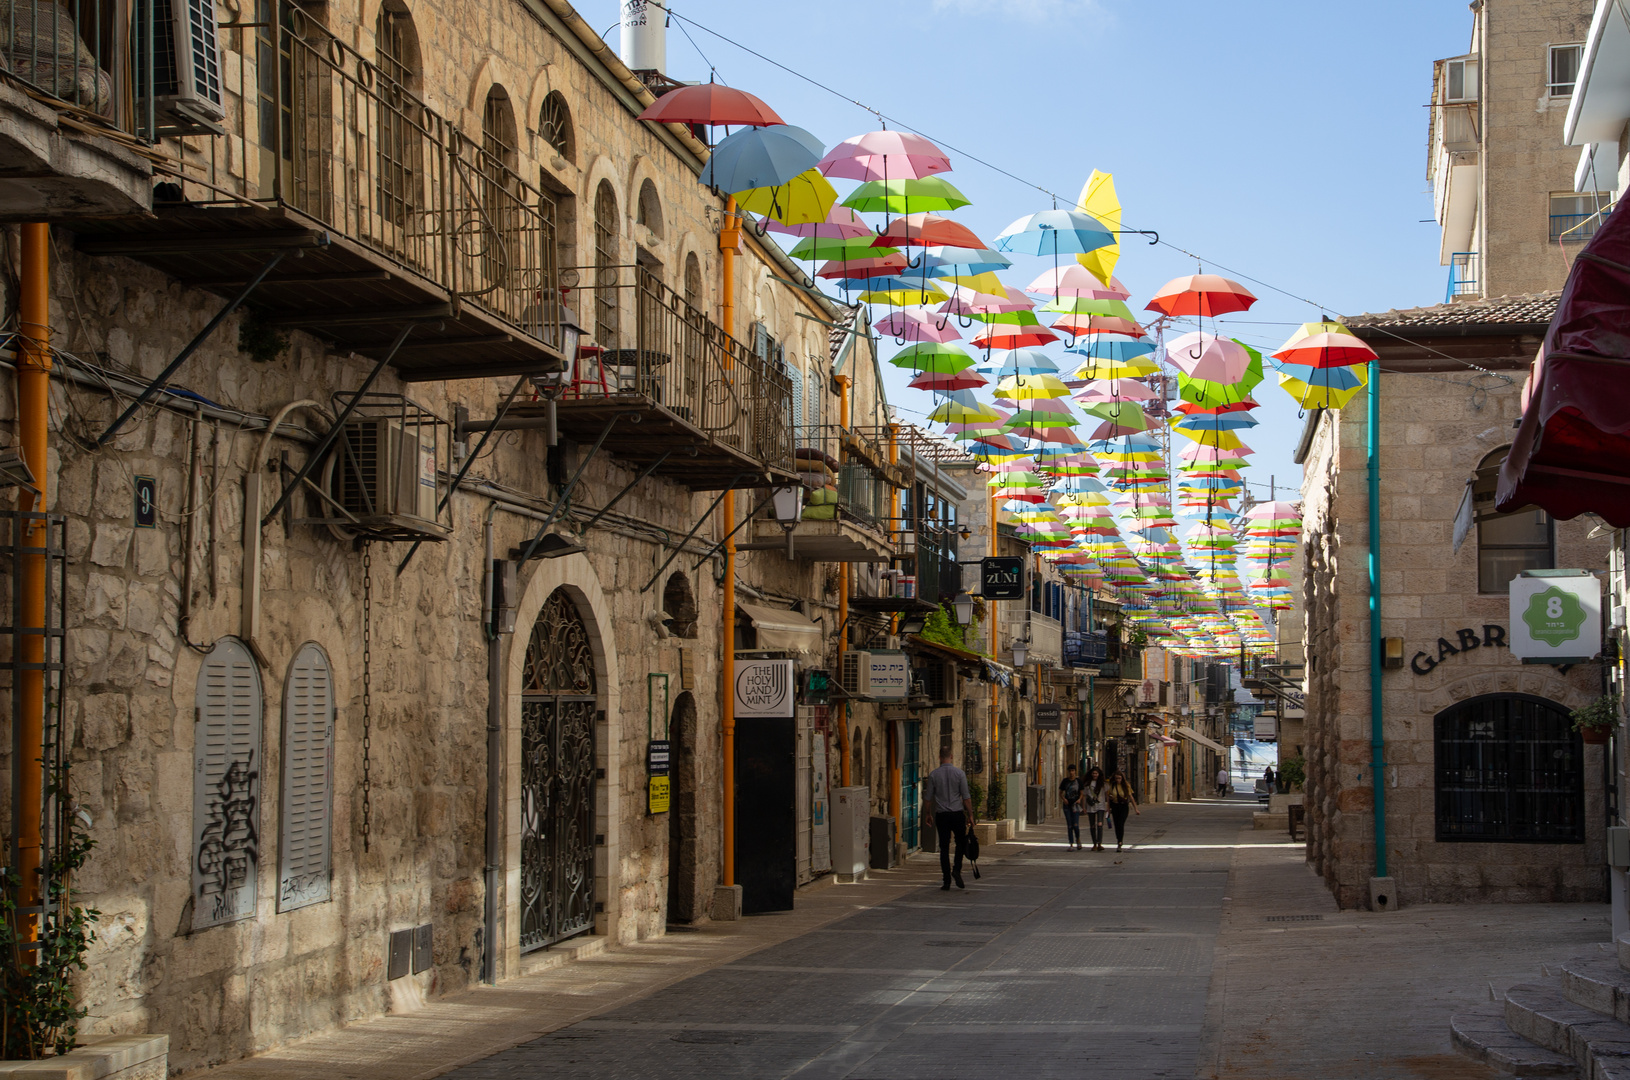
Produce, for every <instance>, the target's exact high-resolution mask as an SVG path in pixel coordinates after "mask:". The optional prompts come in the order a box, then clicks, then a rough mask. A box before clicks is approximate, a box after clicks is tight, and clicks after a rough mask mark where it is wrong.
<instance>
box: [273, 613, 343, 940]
mask: <svg viewBox="0 0 1630 1080" xmlns="http://www.w3.org/2000/svg"><path fill="white" fill-rule="evenodd" d="M333 776H334V680H333V677H332V675H331V674H330V672H329V667H328V655H327V654H326V653H324V652H323V650H322V647H321V646H320V645H318V644H317V643H316V642H314V641H308V642H306V643H305V644H304V645H302V646H301V647H300V651H299V652H298V653H296V654H295V656H294V660H293V661H292V662H290V664H289V677H288V680H287V682H286V683H285V684H284V688H283V786H282V791H283V796H282V800H281V802H280V804H279V808H278V809H279V815H280V819H281V820H280V827H279V829H278V838H277V910H279V911H293V910H294V909H295V908H302V907H306V906H307V905H309V904H320V903H322V902H323V901H325V900H327V899H328V898H329V895H330V893H329V888H330V886H329V883H330V879H331V877H332V870H333V843H332V823H333V814H332V812H331V811H332V808H333V803H334V783H333Z"/></svg>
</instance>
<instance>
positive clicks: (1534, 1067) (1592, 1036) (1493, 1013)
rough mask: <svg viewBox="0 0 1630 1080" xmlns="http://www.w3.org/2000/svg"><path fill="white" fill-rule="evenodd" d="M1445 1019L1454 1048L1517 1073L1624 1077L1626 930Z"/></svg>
mask: <svg viewBox="0 0 1630 1080" xmlns="http://www.w3.org/2000/svg"><path fill="white" fill-rule="evenodd" d="M1496 996H1497V998H1498V1000H1497V1001H1496V1002H1495V1003H1493V1004H1491V1005H1487V1006H1484V1007H1482V1008H1479V1009H1476V1010H1473V1011H1470V1012H1464V1013H1461V1014H1459V1015H1457V1016H1454V1017H1451V1018H1450V1020H1449V1029H1450V1036H1451V1038H1452V1039H1453V1041H1454V1045H1455V1049H1456V1050H1459V1051H1460V1052H1461V1053H1463V1054H1465V1055H1466V1056H1468V1057H1471V1058H1475V1059H1476V1060H1478V1061H1481V1062H1483V1063H1485V1064H1487V1065H1489V1066H1491V1067H1493V1068H1494V1069H1496V1070H1497V1071H1499V1072H1502V1073H1508V1074H1510V1075H1512V1076H1517V1077H1538V1076H1561V1077H1574V1078H1576V1080H1630V935H1625V936H1624V937H1621V938H1619V939H1618V941H1617V942H1616V943H1615V945H1613V946H1608V945H1602V946H1600V951H1598V952H1596V953H1591V954H1587V955H1585V956H1581V957H1578V958H1577V959H1573V960H1569V961H1567V962H1566V963H1563V964H1560V965H1557V966H1555V967H1552V968H1550V969H1548V970H1547V971H1546V972H1545V973H1544V975H1543V976H1542V977H1541V978H1539V979H1536V980H1534V981H1532V982H1525V983H1519V984H1518V985H1516V986H1512V987H1510V988H1509V989H1507V990H1506V991H1505V992H1504V994H1502V995H1496Z"/></svg>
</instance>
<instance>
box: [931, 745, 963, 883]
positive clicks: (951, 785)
mask: <svg viewBox="0 0 1630 1080" xmlns="http://www.w3.org/2000/svg"><path fill="white" fill-rule="evenodd" d="M928 801H929V803H930V804H931V805H932V806H933V807H934V830H935V832H937V833H938V834H939V842H940V875H941V876H942V877H943V878H944V879H945V882H944V884H942V885H941V886H940V889H941V891H944V890H946V889H949V888H950V887H951V882H953V881H955V882H956V887H957V888H959V889H966V888H967V886H966V885H964V884H963V883H962V858H963V856H964V855H966V854H967V852H968V834H969V833H970V832H972V831H973V796H972V795H970V794H969V793H968V774H967V773H965V772H963V771H962V770H961V769H959V768H957V767H956V766H955V765H953V764H951V751H950V749H949V748H947V749H944V750H941V751H940V767H939V768H937V769H935V770H934V771H933V772H931V773H929V774H928ZM953 840H954V841H955V843H956V863H955V865H952V863H951V843H952V841H953Z"/></svg>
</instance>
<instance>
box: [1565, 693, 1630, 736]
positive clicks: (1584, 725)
mask: <svg viewBox="0 0 1630 1080" xmlns="http://www.w3.org/2000/svg"><path fill="white" fill-rule="evenodd" d="M1568 715H1569V716H1570V717H1571V718H1572V719H1573V729H1574V730H1575V731H1605V730H1607V729H1609V728H1611V727H1613V726H1614V725H1615V724H1617V723H1618V722H1619V695H1617V694H1603V695H1602V696H1601V697H1599V698H1597V699H1596V700H1595V701H1592V702H1591V703H1590V704H1589V705H1581V706H1580V707H1579V708H1577V709H1575V710H1573V712H1571V713H1569V714H1568Z"/></svg>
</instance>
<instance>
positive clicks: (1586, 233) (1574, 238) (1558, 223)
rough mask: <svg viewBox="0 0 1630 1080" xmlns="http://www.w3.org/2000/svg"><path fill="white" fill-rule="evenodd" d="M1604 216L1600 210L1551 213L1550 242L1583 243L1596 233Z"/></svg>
mask: <svg viewBox="0 0 1630 1080" xmlns="http://www.w3.org/2000/svg"><path fill="white" fill-rule="evenodd" d="M1605 217H1606V215H1605V214H1604V213H1603V212H1602V211H1600V210H1597V211H1594V212H1592V213H1589V214H1552V215H1551V242H1552V243H1555V242H1557V241H1558V240H1561V241H1564V242H1567V243H1584V242H1585V241H1586V240H1589V239H1590V238H1591V237H1593V236H1595V235H1596V230H1597V229H1598V228H1600V227H1601V224H1602V221H1603V219H1604V218H1605Z"/></svg>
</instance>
